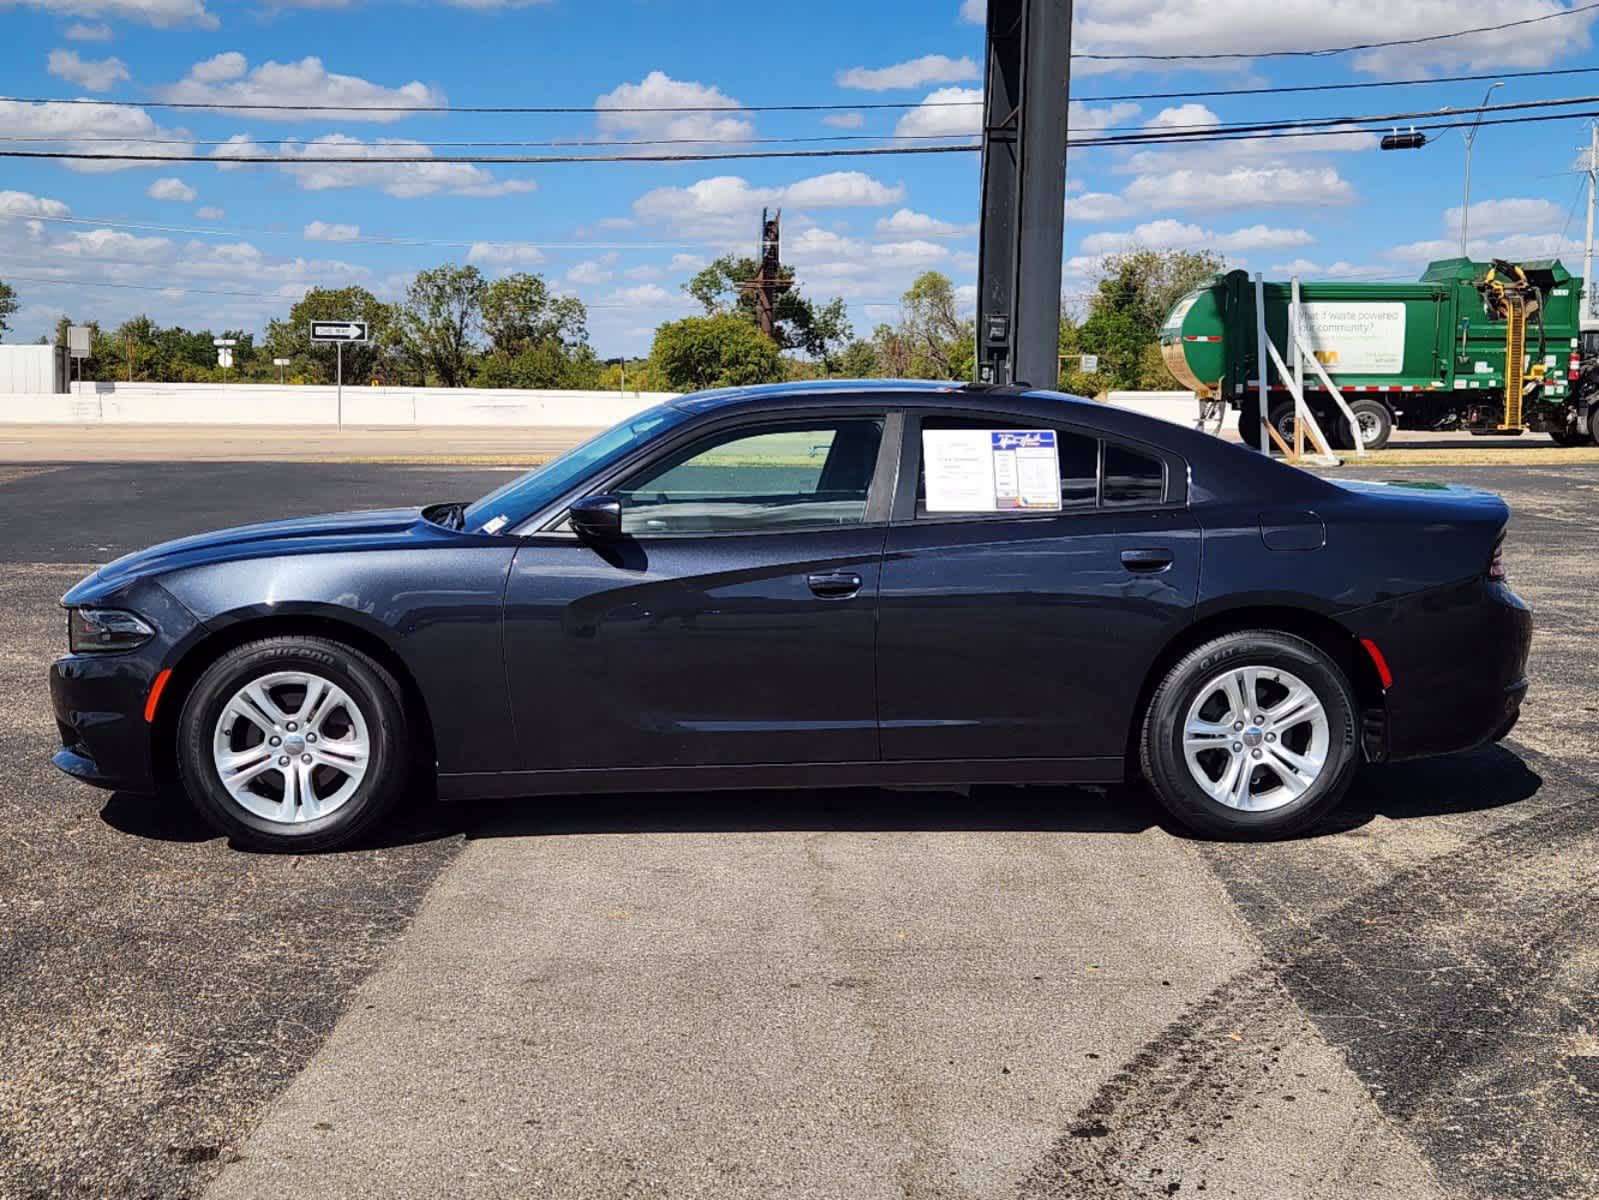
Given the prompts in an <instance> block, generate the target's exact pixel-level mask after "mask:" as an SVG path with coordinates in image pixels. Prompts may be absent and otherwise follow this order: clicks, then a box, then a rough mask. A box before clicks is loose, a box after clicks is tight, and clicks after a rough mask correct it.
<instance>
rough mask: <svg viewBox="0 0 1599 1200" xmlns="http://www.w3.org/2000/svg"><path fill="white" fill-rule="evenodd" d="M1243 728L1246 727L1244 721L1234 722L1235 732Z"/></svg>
mask: <svg viewBox="0 0 1599 1200" xmlns="http://www.w3.org/2000/svg"><path fill="white" fill-rule="evenodd" d="M1243 727H1244V723H1243V722H1242V721H1234V722H1233V731H1234V732H1237V731H1239V730H1241V729H1243Z"/></svg>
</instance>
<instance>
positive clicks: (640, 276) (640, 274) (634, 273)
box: [622, 264, 661, 281]
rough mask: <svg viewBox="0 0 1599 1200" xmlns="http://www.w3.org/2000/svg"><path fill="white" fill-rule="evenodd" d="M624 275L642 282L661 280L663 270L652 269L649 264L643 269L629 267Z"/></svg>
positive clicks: (642, 267)
mask: <svg viewBox="0 0 1599 1200" xmlns="http://www.w3.org/2000/svg"><path fill="white" fill-rule="evenodd" d="M622 274H623V275H624V276H625V277H626V278H628V279H637V280H640V281H644V280H650V279H659V278H660V277H661V268H660V267H652V266H650V265H648V264H645V265H644V266H641V267H629V268H628V269H627V270H625V271H623V272H622Z"/></svg>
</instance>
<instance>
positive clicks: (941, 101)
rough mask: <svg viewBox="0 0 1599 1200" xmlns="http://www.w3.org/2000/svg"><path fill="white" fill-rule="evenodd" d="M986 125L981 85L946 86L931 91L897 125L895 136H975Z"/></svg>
mask: <svg viewBox="0 0 1599 1200" xmlns="http://www.w3.org/2000/svg"><path fill="white" fill-rule="evenodd" d="M982 127H983V92H982V89H981V88H962V87H946V88H938V89H937V90H936V91H932V92H929V93H927V95H926V96H925V97H923V99H922V102H921V103H920V104H919V105H917V106H916V107H915V108H913V109H911V110H910V111H908V112H907V113H906V114H905V115H904V116H902V117H901V118H900V119H899V121H898V122H897V123H896V124H895V126H894V136H895V137H925V138H934V137H975V136H976V135H977V133H978V131H979V130H980V129H982Z"/></svg>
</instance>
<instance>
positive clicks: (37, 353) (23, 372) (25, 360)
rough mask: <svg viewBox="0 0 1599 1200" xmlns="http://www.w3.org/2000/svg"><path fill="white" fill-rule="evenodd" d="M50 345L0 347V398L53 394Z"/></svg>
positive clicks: (53, 351)
mask: <svg viewBox="0 0 1599 1200" xmlns="http://www.w3.org/2000/svg"><path fill="white" fill-rule="evenodd" d="M57 353H58V351H57V350H56V348H55V347H54V346H0V395H4V394H7V393H13V392H46V393H49V392H54V391H55V390H56V355H57Z"/></svg>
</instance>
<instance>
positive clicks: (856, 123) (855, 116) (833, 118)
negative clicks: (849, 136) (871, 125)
mask: <svg viewBox="0 0 1599 1200" xmlns="http://www.w3.org/2000/svg"><path fill="white" fill-rule="evenodd" d="M822 124H823V125H826V126H827V127H828V128H829V129H859V128H860V127H861V126H862V125H864V124H866V118H865V117H864V116H862V115H861V114H860V113H858V112H842V113H828V114H827V115H826V116H825V117H823V118H822Z"/></svg>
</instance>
